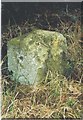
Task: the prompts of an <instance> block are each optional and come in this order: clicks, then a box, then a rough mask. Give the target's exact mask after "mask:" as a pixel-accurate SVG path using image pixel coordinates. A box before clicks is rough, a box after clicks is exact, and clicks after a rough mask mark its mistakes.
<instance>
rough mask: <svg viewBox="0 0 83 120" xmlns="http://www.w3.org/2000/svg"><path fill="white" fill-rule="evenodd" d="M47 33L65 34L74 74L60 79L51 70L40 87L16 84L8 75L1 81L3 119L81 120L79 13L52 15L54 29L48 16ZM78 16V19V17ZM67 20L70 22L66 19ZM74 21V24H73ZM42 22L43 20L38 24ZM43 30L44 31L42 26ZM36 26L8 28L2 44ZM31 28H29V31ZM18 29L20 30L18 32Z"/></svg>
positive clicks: (3, 35)
mask: <svg viewBox="0 0 83 120" xmlns="http://www.w3.org/2000/svg"><path fill="white" fill-rule="evenodd" d="M45 16H46V17H45V18H46V21H47V24H48V27H47V29H48V30H55V31H58V32H60V33H62V34H63V35H64V36H65V37H66V39H67V44H68V53H67V60H68V61H69V62H70V63H71V66H73V69H72V68H71V66H69V65H68V67H69V68H70V69H72V73H71V74H69V73H66V74H67V77H66V76H65V75H64V76H60V75H58V74H55V73H53V72H52V71H50V70H48V72H47V75H46V77H45V79H44V80H43V81H41V83H40V82H39V83H38V85H37V86H34V87H33V86H30V85H20V84H19V83H18V84H17V85H16V83H14V82H13V81H11V80H10V79H9V77H8V76H5V75H4V76H3V78H2V79H3V80H2V111H1V112H2V118H82V117H83V116H82V113H83V111H82V104H83V94H82V87H83V83H82V82H83V81H82V78H83V75H82V69H83V67H82V63H83V61H82V41H81V23H80V22H81V21H80V14H79V12H78V11H76V13H75V11H74V14H73V13H69V14H67V13H64V17H62V16H61V14H60V13H57V14H56V13H53V14H51V15H50V16H51V17H53V18H54V19H55V20H56V19H58V25H57V27H56V28H53V27H52V25H51V24H50V21H49V20H48V16H49V15H48V13H45ZM76 16H78V17H76ZM67 18H68V19H67ZM73 20H74V22H72V21H73ZM38 23H41V21H38ZM42 26H43V27H41V29H44V25H42ZM34 27H37V26H36V24H35V22H34V23H33V24H32V23H30V24H29V22H28V21H26V22H24V24H22V25H20V26H19V25H13V26H8V27H7V30H9V31H6V32H4V33H3V34H2V44H4V43H5V42H7V40H9V39H11V38H12V37H15V36H19V35H20V34H24V33H27V32H29V30H31V29H33V28H34ZM28 28H29V29H28ZM18 30H19V31H18ZM2 62H4V60H2Z"/></svg>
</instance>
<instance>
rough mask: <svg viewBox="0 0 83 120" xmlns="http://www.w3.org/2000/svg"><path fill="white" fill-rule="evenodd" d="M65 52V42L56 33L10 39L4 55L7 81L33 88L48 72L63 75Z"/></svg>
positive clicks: (38, 32) (34, 33) (32, 33)
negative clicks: (8, 72)
mask: <svg viewBox="0 0 83 120" xmlns="http://www.w3.org/2000/svg"><path fill="white" fill-rule="evenodd" d="M66 52H67V43H66V39H65V37H64V36H63V35H62V34H60V33H58V32H53V31H46V30H33V31H32V32H31V33H29V34H28V35H24V36H20V37H17V38H14V39H12V40H10V41H9V42H8V51H7V56H8V70H9V71H10V72H12V75H11V79H12V80H16V81H17V82H20V83H21V84H37V82H38V81H40V80H43V79H44V78H45V76H46V72H47V70H48V69H49V70H51V71H54V72H56V73H59V74H63V73H64V69H65V68H64V63H65V65H66V61H64V59H63V53H66Z"/></svg>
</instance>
